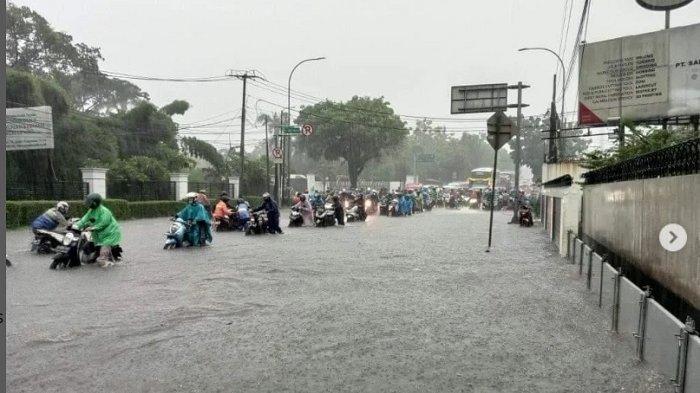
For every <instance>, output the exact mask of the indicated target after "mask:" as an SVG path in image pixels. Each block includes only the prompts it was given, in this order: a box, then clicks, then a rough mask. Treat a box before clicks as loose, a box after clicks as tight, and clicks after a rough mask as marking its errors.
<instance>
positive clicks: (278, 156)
mask: <svg viewBox="0 0 700 393" xmlns="http://www.w3.org/2000/svg"><path fill="white" fill-rule="evenodd" d="M271 153H272V163H273V164H281V163H282V149H280V148H279V147H275V148H274V149H272V151H271Z"/></svg>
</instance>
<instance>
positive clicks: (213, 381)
mask: <svg viewBox="0 0 700 393" xmlns="http://www.w3.org/2000/svg"><path fill="white" fill-rule="evenodd" d="M508 218H509V215H507V214H505V213H496V217H495V227H496V230H495V233H494V245H495V248H494V250H493V252H491V253H485V252H484V250H485V245H486V239H487V227H488V214H486V213H484V212H476V211H468V210H461V211H447V210H441V209H440V210H435V211H433V212H431V213H425V214H421V215H416V216H413V217H406V218H401V217H399V218H387V217H374V218H372V219H371V220H370V221H369V222H367V223H351V224H349V225H347V226H346V227H345V228H340V227H334V228H290V229H285V234H284V235H281V236H272V235H264V236H257V237H246V236H243V234H241V233H217V234H215V238H214V244H213V245H212V246H211V247H207V248H205V249H179V250H172V251H164V250H162V249H161V248H162V242H163V233H164V232H165V230H166V228H167V227H168V224H169V222H168V220H167V219H150V220H137V221H127V222H123V223H122V227H123V232H124V243H123V247H124V249H125V261H124V262H123V263H120V264H119V265H117V266H114V267H112V268H109V269H106V270H105V269H101V268H99V267H97V266H84V267H81V268H77V269H71V270H66V271H51V270H49V269H48V265H49V262H50V258H49V257H48V256H45V255H44V256H37V255H31V254H29V253H28V252H27V251H26V249H27V248H28V243H29V240H30V232H29V231H27V230H19V231H11V232H9V233H8V236H7V246H8V254H9V256H10V258H11V259H12V260H13V261H14V262H15V264H16V265H15V266H13V267H11V268H9V269H8V270H7V285H8V287H7V288H8V289H7V390H8V391H11V392H280V391H282V392H338V391H349V392H350V391H351V392H367V391H372V392H375V391H376V392H427V391H431V392H620V391H629V392H671V391H673V390H672V388H671V386H670V384H669V383H668V382H667V381H666V380H665V379H664V378H661V377H660V376H658V375H656V374H655V373H654V372H653V371H652V370H650V369H649V368H648V367H647V366H646V365H644V364H639V363H638V362H636V361H635V359H634V350H633V348H632V347H631V346H630V345H628V344H627V343H626V342H623V341H622V340H621V339H620V338H619V337H616V336H615V335H613V334H611V333H610V332H609V331H608V329H609V316H608V313H606V312H605V311H602V310H600V309H598V308H597V306H596V303H595V302H594V301H593V299H592V295H590V294H588V293H587V292H586V290H585V283H584V280H583V279H581V278H579V276H578V270H577V269H576V268H574V267H573V266H572V265H569V264H567V263H566V262H565V261H564V260H563V259H561V258H559V257H558V255H556V252H555V251H554V249H553V248H552V246H551V245H550V244H549V243H548V242H547V240H546V239H545V236H544V234H543V232H542V230H541V228H540V227H537V226H535V227H533V228H520V227H517V226H514V225H508V224H506V222H507V221H508Z"/></svg>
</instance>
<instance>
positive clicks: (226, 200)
mask: <svg viewBox="0 0 700 393" xmlns="http://www.w3.org/2000/svg"><path fill="white" fill-rule="evenodd" d="M220 199H221V200H222V201H224V202H226V203H228V201H230V200H231V199H230V198H229V197H228V195H222V196H221V198H220Z"/></svg>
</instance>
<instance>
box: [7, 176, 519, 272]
mask: <svg viewBox="0 0 700 393" xmlns="http://www.w3.org/2000/svg"><path fill="white" fill-rule="evenodd" d="M490 193H491V191H490V190H489V189H485V190H454V189H453V190H446V189H442V188H439V187H422V188H419V189H412V190H403V191H393V192H388V191H386V190H380V191H376V190H371V189H367V190H342V191H339V192H332V191H326V192H325V193H319V192H311V193H309V192H304V193H296V194H295V195H294V197H293V199H292V206H291V212H290V214H289V227H301V226H315V227H330V226H335V225H345V223H346V222H354V221H365V220H366V219H367V217H369V216H377V215H383V216H388V217H401V216H403V217H406V216H411V215H413V214H417V213H422V212H429V211H431V210H432V209H433V208H436V207H441V208H448V209H460V208H462V207H466V208H472V209H489V208H490V203H491V194H490ZM186 199H187V204H186V206H185V208H184V209H182V210H181V211H180V212H178V213H177V214H176V215H175V216H174V217H173V218H172V220H171V221H172V223H171V224H170V227H169V228H168V230H167V232H166V233H165V238H166V239H165V245H164V247H163V248H165V249H172V248H178V247H183V246H205V245H207V244H209V243H211V241H212V236H211V233H212V231H216V232H222V231H242V232H245V234H246V235H260V234H265V233H271V234H277V233H282V229H281V228H280V226H279V214H280V210H279V207H278V205H277V202H276V201H274V200H273V199H272V198H271V196H270V194H268V193H265V194H263V201H262V204H261V205H260V206H258V207H256V208H251V206H250V204H249V203H248V202H247V201H245V200H243V199H240V198H239V199H237V200H235V201H233V200H232V199H231V198H229V196H228V195H227V194H226V193H222V194H221V195H220V196H219V198H218V199H217V201H216V203H215V204H214V206H212V204H211V203H210V202H209V199H208V198H207V196H206V194H205V192H204V191H200V192H199V193H189V194H188V195H187V198H186ZM516 201H517V202H516ZM495 203H496V206H495V208H498V209H509V208H515V206H516V205H518V210H519V217H520V224H521V225H522V226H531V225H532V223H533V219H532V209H531V207H530V202H529V200H528V198H526V197H525V196H524V195H522V193H521V194H520V195H514V194H512V193H508V192H505V191H504V190H497V195H496V198H495ZM98 208H100V209H103V210H104V211H105V212H107V213H108V215H109V217H108V219H109V220H112V221H114V226H115V228H116V231H118V226H116V225H117V224H116V221H115V220H114V218H113V217H112V216H111V213H110V212H109V210H108V209H106V208H104V207H98ZM83 220H85V217H84V218H83ZM77 222H78V220H77V219H70V218H69V217H68V205H67V203H65V202H58V203H57V206H56V207H54V208H51V209H49V210H48V211H46V212H45V213H44V214H43V215H42V216H40V217H38V218H37V219H36V220H35V221H34V223H33V224H32V230H33V232H34V239H33V241H32V247H31V248H32V251H35V252H38V253H54V254H55V256H54V257H53V261H52V263H51V266H50V267H51V268H52V269H55V268H57V267H73V266H80V265H82V264H88V263H94V262H95V261H96V260H97V259H98V255H99V254H100V250H101V248H104V247H101V245H100V244H99V242H95V241H93V239H92V236H93V233H92V232H93V230H94V229H93V228H96V229H99V228H100V225H98V226H90V227H87V228H81V229H78V228H76V225H75V224H76V223H77ZM119 236H120V235H119ZM110 247H111V250H112V251H111V252H112V254H111V255H108V256H107V257H108V258H109V259H110V260H118V259H119V258H120V256H121V252H122V250H121V247H119V245H118V244H112V245H110ZM6 262H7V264H8V265H9V264H10V262H9V260H8V259H6Z"/></svg>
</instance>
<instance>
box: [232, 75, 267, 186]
mask: <svg viewBox="0 0 700 393" xmlns="http://www.w3.org/2000/svg"><path fill="white" fill-rule="evenodd" d="M227 75H228V76H233V77H234V78H238V79H241V80H243V101H242V103H241V147H240V149H241V151H240V157H241V158H240V160H241V171H240V174H239V176H240V184H241V185H243V175H244V173H245V114H246V113H245V100H246V84H247V81H248V79H256V78H260V77H259V76H258V75H256V73H255V71H244V72H243V73H240V72H233V71H229V73H228V74H227ZM239 190H240V186H239ZM239 194H240V191H239ZM241 195H242V194H241Z"/></svg>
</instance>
